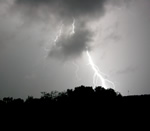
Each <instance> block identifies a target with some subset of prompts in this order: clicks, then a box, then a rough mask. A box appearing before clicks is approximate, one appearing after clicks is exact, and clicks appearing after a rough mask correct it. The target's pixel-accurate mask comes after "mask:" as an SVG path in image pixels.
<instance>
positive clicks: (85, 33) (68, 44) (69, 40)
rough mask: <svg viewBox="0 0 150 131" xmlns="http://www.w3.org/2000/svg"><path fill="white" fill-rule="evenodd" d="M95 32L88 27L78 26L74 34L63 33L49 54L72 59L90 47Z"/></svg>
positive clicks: (63, 58)
mask: <svg viewBox="0 0 150 131" xmlns="http://www.w3.org/2000/svg"><path fill="white" fill-rule="evenodd" d="M92 36H93V33H92V32H91V31H89V30H88V29H86V28H83V27H81V26H76V29H75V33H74V34H73V35H71V36H70V35H69V34H65V33H64V34H62V35H61V37H60V38H59V39H58V41H57V42H56V44H54V45H53V46H52V48H51V50H50V52H49V56H51V57H55V58H59V59H62V60H70V59H74V58H77V57H79V56H81V55H82V53H83V51H85V50H87V48H88V49H90V42H92Z"/></svg>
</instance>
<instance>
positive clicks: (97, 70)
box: [86, 50, 115, 88]
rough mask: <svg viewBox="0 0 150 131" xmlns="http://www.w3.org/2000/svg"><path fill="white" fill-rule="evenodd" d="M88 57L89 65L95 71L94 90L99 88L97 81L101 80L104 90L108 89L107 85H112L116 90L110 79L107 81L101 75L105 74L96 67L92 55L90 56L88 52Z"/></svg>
mask: <svg viewBox="0 0 150 131" xmlns="http://www.w3.org/2000/svg"><path fill="white" fill-rule="evenodd" d="M86 53H87V56H88V60H89V65H90V66H91V67H92V69H93V71H94V75H93V84H94V88H95V87H96V86H97V81H98V79H100V81H101V86H102V87H104V88H108V87H107V84H106V83H110V84H111V85H112V87H113V88H115V85H114V83H113V82H111V81H109V80H108V79H105V78H104V77H103V76H102V75H101V74H104V73H102V72H100V70H99V68H98V66H96V65H95V64H94V62H93V60H92V57H91V55H90V54H89V51H88V50H87V51H86Z"/></svg>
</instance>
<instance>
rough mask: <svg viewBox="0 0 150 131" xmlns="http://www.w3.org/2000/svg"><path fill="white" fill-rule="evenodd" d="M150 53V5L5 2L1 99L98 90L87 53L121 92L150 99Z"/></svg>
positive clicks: (80, 0) (1, 7) (108, 0)
mask: <svg viewBox="0 0 150 131" xmlns="http://www.w3.org/2000/svg"><path fill="white" fill-rule="evenodd" d="M73 24H74V31H75V32H74V33H73V34H72V35H71V31H72V28H73ZM149 49H150V1H149V0H0V98H3V97H8V96H11V97H14V98H18V97H20V98H27V96H34V97H40V96H41V92H43V91H44V92H50V91H54V90H57V91H64V90H67V89H71V88H74V87H77V86H80V85H85V86H93V74H94V71H93V70H92V68H91V66H90V65H89V64H88V63H89V62H88V57H87V54H86V51H87V50H88V51H89V53H90V55H91V57H92V59H93V62H94V63H95V64H96V65H97V66H98V67H99V69H100V71H102V72H103V73H105V74H107V79H109V80H110V81H112V82H113V83H114V84H115V90H116V91H119V92H120V93H121V94H122V95H139V94H150V79H149V78H150V70H149V69H148V67H150V63H149V61H150V57H149V56H150V53H149ZM98 85H101V81H98V84H97V86H98Z"/></svg>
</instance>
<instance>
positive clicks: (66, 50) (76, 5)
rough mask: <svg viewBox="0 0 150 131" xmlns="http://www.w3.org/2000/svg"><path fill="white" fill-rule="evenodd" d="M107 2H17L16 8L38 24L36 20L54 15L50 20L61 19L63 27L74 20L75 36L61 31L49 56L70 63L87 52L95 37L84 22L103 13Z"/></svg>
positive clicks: (57, 0)
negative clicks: (69, 61)
mask: <svg viewBox="0 0 150 131" xmlns="http://www.w3.org/2000/svg"><path fill="white" fill-rule="evenodd" d="M106 2H107V0H16V1H15V6H17V9H19V10H21V11H23V14H24V15H25V16H27V17H28V18H30V20H35V21H38V20H39V17H40V18H42V19H43V18H44V19H45V18H47V19H51V18H49V16H50V15H53V19H56V20H58V21H59V20H63V24H65V25H66V26H68V25H71V22H72V20H73V18H75V20H76V23H78V24H76V30H75V34H74V35H72V36H70V37H68V36H67V35H68V34H65V33H64V32H65V30H63V33H62V36H61V37H60V38H59V40H58V41H57V43H56V44H55V45H52V47H51V48H50V51H49V55H48V56H50V57H54V58H58V59H61V60H70V59H72V58H73V59H74V58H77V57H80V56H81V55H82V53H83V52H84V51H85V50H86V49H87V47H88V49H89V50H90V42H92V39H93V35H94V34H93V32H92V31H91V30H90V29H89V27H87V26H86V23H87V22H88V21H91V20H94V19H96V18H99V17H100V16H102V15H103V14H104V13H105V3H106ZM15 9H16V8H15ZM44 16H45V17H44ZM24 18H25V17H24ZM50 44H52V43H50Z"/></svg>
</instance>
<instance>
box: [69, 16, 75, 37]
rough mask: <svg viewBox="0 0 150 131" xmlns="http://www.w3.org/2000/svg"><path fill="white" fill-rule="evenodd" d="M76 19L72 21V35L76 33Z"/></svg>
mask: <svg viewBox="0 0 150 131" xmlns="http://www.w3.org/2000/svg"><path fill="white" fill-rule="evenodd" d="M75 22H76V21H75V19H74V18H73V23H72V28H71V32H70V35H73V34H75Z"/></svg>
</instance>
